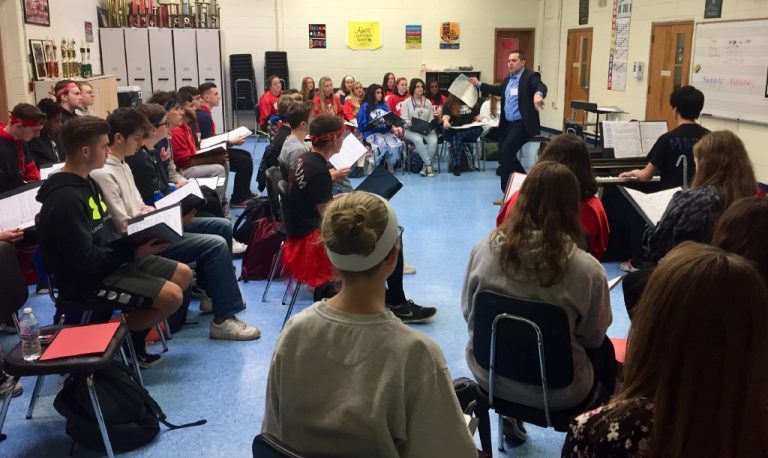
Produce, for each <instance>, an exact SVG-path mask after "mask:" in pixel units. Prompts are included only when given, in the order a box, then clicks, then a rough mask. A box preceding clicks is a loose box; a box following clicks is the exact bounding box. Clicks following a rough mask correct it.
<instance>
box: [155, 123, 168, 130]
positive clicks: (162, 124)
mask: <svg viewBox="0 0 768 458" xmlns="http://www.w3.org/2000/svg"><path fill="white" fill-rule="evenodd" d="M167 125H168V121H165V122H161V123H160V124H158V125H156V126H155V128H158V127H163V126H167Z"/></svg>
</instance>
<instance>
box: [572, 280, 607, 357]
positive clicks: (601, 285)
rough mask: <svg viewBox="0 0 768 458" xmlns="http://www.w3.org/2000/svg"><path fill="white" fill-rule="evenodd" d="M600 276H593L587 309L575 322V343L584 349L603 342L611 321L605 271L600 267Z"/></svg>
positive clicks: (595, 346) (596, 346) (597, 345)
mask: <svg viewBox="0 0 768 458" xmlns="http://www.w3.org/2000/svg"><path fill="white" fill-rule="evenodd" d="M600 270H601V271H602V273H601V274H597V273H596V274H595V276H594V278H593V279H592V280H591V281H590V291H589V298H587V304H588V307H589V309H587V310H586V314H585V315H584V316H582V317H580V319H579V320H578V321H577V322H576V329H575V334H576V341H577V342H579V343H581V344H582V345H583V346H584V348H598V347H599V346H600V345H602V343H603V341H604V340H605V332H606V331H607V330H608V326H610V325H611V321H613V314H612V312H611V293H610V291H609V290H608V280H607V278H606V276H605V271H604V270H603V269H602V267H600Z"/></svg>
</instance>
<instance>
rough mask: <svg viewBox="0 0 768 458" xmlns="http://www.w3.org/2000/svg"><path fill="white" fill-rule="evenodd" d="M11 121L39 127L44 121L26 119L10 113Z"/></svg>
mask: <svg viewBox="0 0 768 458" xmlns="http://www.w3.org/2000/svg"><path fill="white" fill-rule="evenodd" d="M10 115H11V116H10V121H9V124H21V125H22V126H24V127H38V126H42V125H43V123H42V122H40V121H37V120H35V119H24V118H17V117H16V116H14V115H13V113H11V114H10Z"/></svg>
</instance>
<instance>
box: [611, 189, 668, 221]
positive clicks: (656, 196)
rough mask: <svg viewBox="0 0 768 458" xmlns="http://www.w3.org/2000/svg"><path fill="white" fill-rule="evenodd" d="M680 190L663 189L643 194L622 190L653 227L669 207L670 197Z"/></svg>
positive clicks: (632, 190) (636, 191)
mask: <svg viewBox="0 0 768 458" xmlns="http://www.w3.org/2000/svg"><path fill="white" fill-rule="evenodd" d="M681 189H682V188H680V187H677V188H673V189H665V190H664V191H659V192H653V193H650V194H645V193H644V192H640V191H638V190H636V189H629V188H624V190H625V191H627V194H628V195H629V196H630V197H632V199H633V200H634V201H635V203H637V206H638V207H640V209H641V210H642V212H643V213H645V216H646V217H648V220H649V221H650V222H651V223H652V224H653V225H654V226H655V225H657V224H658V223H659V221H660V220H661V217H662V215H664V212H665V211H666V210H667V206H669V201H670V200H672V196H674V195H675V193H676V192H678V191H680V190H681Z"/></svg>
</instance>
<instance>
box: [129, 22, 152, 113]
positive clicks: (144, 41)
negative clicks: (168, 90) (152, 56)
mask: <svg viewBox="0 0 768 458" xmlns="http://www.w3.org/2000/svg"><path fill="white" fill-rule="evenodd" d="M125 57H126V60H127V63H128V85H129V86H140V87H141V98H142V100H144V101H146V100H148V99H149V98H150V97H151V96H152V70H151V67H150V63H149V35H148V34H147V29H125Z"/></svg>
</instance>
